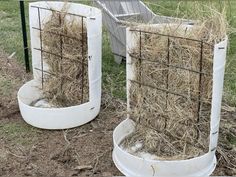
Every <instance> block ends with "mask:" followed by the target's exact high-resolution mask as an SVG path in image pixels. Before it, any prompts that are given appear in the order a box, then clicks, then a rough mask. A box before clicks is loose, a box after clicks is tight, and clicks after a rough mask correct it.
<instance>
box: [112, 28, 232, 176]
mask: <svg viewBox="0 0 236 177" xmlns="http://www.w3.org/2000/svg"><path fill="white" fill-rule="evenodd" d="M127 41H129V42H128V43H127V49H132V48H134V46H135V45H136V44H135V35H134V33H132V32H131V31H130V29H129V28H128V29H127ZM227 42H228V38H227V37H226V38H225V39H224V40H223V41H222V42H220V43H218V44H215V46H214V58H213V91H212V94H213V95H212V108H211V123H210V124H211V125H210V127H211V130H210V141H209V151H208V152H207V153H206V154H204V155H202V156H199V157H196V158H192V159H188V160H171V161H169V160H148V159H143V158H140V157H138V156H134V155H132V154H130V153H128V152H126V151H124V150H123V149H122V148H121V147H120V146H119V144H120V142H121V141H122V140H123V139H124V138H125V137H126V136H127V135H129V134H130V133H132V132H133V131H134V125H135V124H134V122H133V121H132V120H131V119H129V118H128V119H126V120H125V121H123V122H121V123H120V124H119V125H118V126H117V127H116V129H115V130H114V133H113V143H114V150H113V161H114V163H115V165H116V166H117V168H118V169H119V170H120V171H121V172H122V173H123V174H124V175H126V176H163V177H174V176H175V177H176V176H184V177H206V176H209V175H210V174H211V173H212V172H213V171H214V169H215V167H216V157H215V152H216V147H217V141H218V134H219V123H220V111H221V101H222V93H223V83H224V71H225V63H226V50H227ZM127 51H128V50H127ZM126 57H127V62H126V67H127V100H128V101H127V102H128V109H129V90H130V86H131V85H130V81H129V80H132V79H134V72H133V68H132V64H131V57H130V55H128V54H127V56H126Z"/></svg>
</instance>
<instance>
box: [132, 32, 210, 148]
mask: <svg viewBox="0 0 236 177" xmlns="http://www.w3.org/2000/svg"><path fill="white" fill-rule="evenodd" d="M130 31H131V32H132V33H133V35H134V36H136V46H135V47H134V48H131V49H129V51H128V54H129V56H130V58H131V65H132V66H133V68H134V70H133V72H134V73H133V74H134V79H131V80H129V81H130V83H131V85H130V87H129V88H130V89H129V90H128V91H129V101H130V103H129V104H130V113H129V115H130V118H131V119H132V120H134V121H135V122H136V123H137V125H138V126H144V127H146V128H147V129H152V130H154V131H156V132H157V134H158V133H163V134H164V135H165V136H167V137H169V138H167V139H168V140H173V141H180V140H183V139H185V140H186V141H187V142H188V143H189V144H191V143H193V144H196V147H199V148H202V149H203V150H204V151H205V152H207V151H208V145H209V133H210V110H211V100H212V72H213V70H212V68H213V63H212V62H213V61H212V59H213V54H212V53H213V48H212V46H211V45H209V44H204V43H203V42H202V41H197V40H191V39H184V38H179V37H174V36H170V35H162V34H160V33H152V32H149V33H146V31H142V30H140V29H137V30H132V29H131V30H130ZM179 145H180V146H181V144H179ZM203 147H204V148H203Z"/></svg>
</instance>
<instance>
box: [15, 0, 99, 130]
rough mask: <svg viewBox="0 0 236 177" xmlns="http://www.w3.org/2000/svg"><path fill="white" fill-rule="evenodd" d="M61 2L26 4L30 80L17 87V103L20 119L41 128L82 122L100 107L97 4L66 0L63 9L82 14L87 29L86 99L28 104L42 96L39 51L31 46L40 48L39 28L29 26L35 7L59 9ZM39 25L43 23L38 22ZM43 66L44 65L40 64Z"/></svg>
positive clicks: (33, 23) (45, 16)
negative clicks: (50, 105) (50, 104)
mask: <svg viewBox="0 0 236 177" xmlns="http://www.w3.org/2000/svg"><path fill="white" fill-rule="evenodd" d="M63 6H64V2H52V1H51V2H45V1H41V2H34V3H30V5H29V20H30V35H31V48H32V68H33V76H34V78H33V80H31V81H30V82H27V83H26V84H25V85H23V86H22V87H21V88H20V90H19V91H18V103H19V107H20V112H21V115H22V117H23V119H24V120H25V121H26V122H27V123H28V124H31V125H32V126H35V127H38V128H43V129H67V128H72V127H76V126H80V125H83V124H85V123H87V122H89V121H91V120H92V119H94V118H95V117H96V116H97V114H98V113H99V111H100V105H101V77H102V73H101V51H102V50H101V45H102V14H101V11H100V10H99V9H97V8H94V7H90V6H86V5H82V4H78V3H67V6H68V9H67V12H68V13H71V14H76V15H80V16H84V17H86V18H84V22H85V23H86V29H87V42H88V44H87V45H88V51H87V53H88V56H89V60H88V77H89V78H88V80H89V101H88V102H86V103H83V104H81V105H77V106H72V107H65V108H39V107H33V106H30V104H31V103H32V102H33V101H35V100H37V99H39V98H42V91H41V90H40V89H39V88H40V87H41V75H42V73H41V71H38V70H36V69H35V68H41V67H42V66H41V52H40V51H37V50H34V49H35V48H40V37H39V36H40V35H39V34H40V31H38V30H34V29H32V27H36V28H38V27H39V18H38V8H35V7H40V8H45V9H54V10H58V11H60V10H61V9H62V7H63ZM50 15H51V11H50V10H42V9H41V10H40V18H41V20H40V21H41V22H42V23H45V22H47V19H48V18H49V17H50ZM42 25H43V24H42ZM44 68H45V70H46V66H44Z"/></svg>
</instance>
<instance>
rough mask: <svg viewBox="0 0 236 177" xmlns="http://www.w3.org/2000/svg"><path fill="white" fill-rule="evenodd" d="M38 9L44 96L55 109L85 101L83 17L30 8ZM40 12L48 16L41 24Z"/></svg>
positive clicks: (86, 76) (63, 12)
mask: <svg viewBox="0 0 236 177" xmlns="http://www.w3.org/2000/svg"><path fill="white" fill-rule="evenodd" d="M31 8H36V9H38V14H37V15H38V26H33V27H32V29H33V30H35V31H38V32H39V39H40V46H39V48H34V50H37V51H39V52H40V53H41V64H40V66H41V67H40V68H34V69H35V70H37V71H40V72H41V84H42V90H43V92H44V96H45V97H46V98H47V99H48V100H49V102H52V103H53V104H54V105H57V106H73V105H79V104H82V103H85V102H88V101H89V82H88V56H87V50H88V46H87V28H86V17H84V16H81V15H77V14H71V13H67V12H66V11H63V10H62V11H56V10H53V9H49V8H42V7H36V6H31ZM43 11H50V12H51V16H50V18H49V19H47V20H45V19H44V20H42V15H41V14H42V13H44V12H43Z"/></svg>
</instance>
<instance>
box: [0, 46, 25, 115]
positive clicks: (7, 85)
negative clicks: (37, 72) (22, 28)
mask: <svg viewBox="0 0 236 177" xmlns="http://www.w3.org/2000/svg"><path fill="white" fill-rule="evenodd" d="M13 55H14V53H13V54H11V55H7V54H6V53H4V52H3V51H2V50H0V63H1V67H0V95H1V97H0V119H2V118H5V117H11V116H12V115H13V114H17V113H19V109H18V105H17V104H16V103H17V91H18V89H19V88H20V86H21V85H22V84H23V83H24V82H26V81H27V80H28V79H29V78H30V75H27V74H25V70H24V68H23V67H22V66H20V65H19V64H18V63H17V62H16V58H14V56H13Z"/></svg>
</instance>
